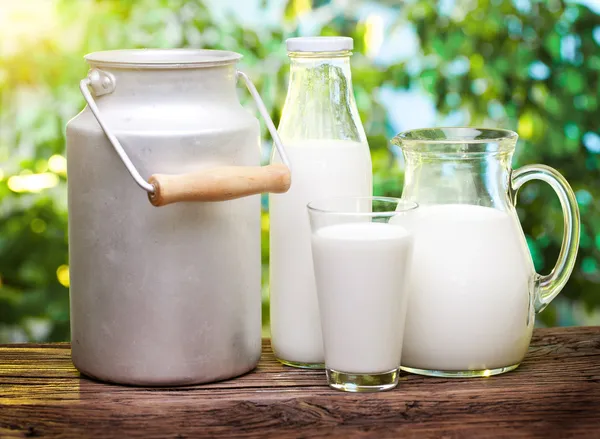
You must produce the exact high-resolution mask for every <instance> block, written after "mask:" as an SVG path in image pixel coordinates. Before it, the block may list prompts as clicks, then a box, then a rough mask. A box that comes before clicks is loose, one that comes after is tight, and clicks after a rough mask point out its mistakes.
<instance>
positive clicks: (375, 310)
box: [308, 197, 417, 392]
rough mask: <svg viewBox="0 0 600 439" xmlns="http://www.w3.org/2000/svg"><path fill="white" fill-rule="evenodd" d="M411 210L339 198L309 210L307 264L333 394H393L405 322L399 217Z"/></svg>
mask: <svg viewBox="0 0 600 439" xmlns="http://www.w3.org/2000/svg"><path fill="white" fill-rule="evenodd" d="M415 209H417V204H416V203H415V202H412V201H405V200H400V199H397V198H384V197H344V198H331V199H326V200H319V201H313V202H311V203H309V204H308V212H309V217H310V225H311V232H312V238H311V241H312V256H313V264H314V271H315V280H316V286H317V296H318V302H319V314H320V319H321V327H322V334H323V347H324V353H325V369H326V373H327V380H328V383H329V385H330V386H331V387H333V388H334V389H338V390H344V391H348V392H374V391H380V390H388V389H392V388H394V387H395V386H396V385H397V384H398V373H399V372H398V371H399V367H400V355H401V351H402V338H403V332H404V321H405V317H406V304H407V288H406V278H407V275H408V273H409V268H410V267H409V265H410V260H411V258H412V250H413V238H412V234H411V233H410V232H409V231H408V230H407V229H406V228H404V227H403V226H402V225H401V223H402V222H403V221H402V220H401V219H402V218H401V217H405V216H407V215H412V214H413V212H414V211H415Z"/></svg>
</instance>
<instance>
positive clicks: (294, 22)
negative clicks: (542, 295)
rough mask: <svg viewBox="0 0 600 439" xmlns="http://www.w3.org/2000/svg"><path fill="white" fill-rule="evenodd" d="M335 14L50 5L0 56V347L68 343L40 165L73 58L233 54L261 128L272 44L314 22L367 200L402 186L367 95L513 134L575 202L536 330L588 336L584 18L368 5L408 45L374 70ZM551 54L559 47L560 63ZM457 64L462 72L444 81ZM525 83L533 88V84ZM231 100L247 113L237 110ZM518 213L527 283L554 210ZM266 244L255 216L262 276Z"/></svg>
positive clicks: (596, 279) (595, 183)
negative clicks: (569, 254)
mask: <svg viewBox="0 0 600 439" xmlns="http://www.w3.org/2000/svg"><path fill="white" fill-rule="evenodd" d="M266 3H268V1H265V4H266ZM345 3H348V4H347V5H345V6H344V4H341V3H340V4H338V3H337V2H329V1H324V0H315V1H313V2H312V3H311V2H310V1H308V0H301V1H298V0H290V1H288V2H287V3H286V6H285V9H284V10H283V12H282V16H281V24H280V26H278V27H275V28H273V27H272V26H265V27H264V28H261V29H258V30H257V29H254V28H250V27H244V26H242V25H240V24H238V23H236V21H235V19H233V18H225V19H223V18H221V19H219V20H216V19H215V17H213V14H212V12H211V10H210V8H208V7H207V6H206V5H205V4H204V3H203V2H202V1H199V0H168V1H167V0H138V1H133V0H129V1H126V0H122V1H111V0H105V1H99V0H97V1H92V0H90V1H84V0H81V1H70V0H62V1H61V0H58V1H57V2H56V8H57V14H56V19H57V20H58V22H57V25H56V29H57V30H56V32H55V33H53V34H52V35H51V36H48V37H46V38H44V39H42V40H41V41H36V43H35V44H28V43H27V42H24V43H23V44H22V45H21V47H20V48H19V50H17V51H12V52H11V53H4V54H2V53H0V162H1V163H2V165H1V173H0V177H1V178H0V200H1V203H0V279H1V284H0V342H3V341H19V340H22V341H24V340H66V339H68V334H69V329H68V328H69V323H68V289H67V288H66V287H65V286H64V285H63V284H64V283H65V279H64V273H63V277H62V280H63V282H62V283H61V282H59V277H60V276H59V275H57V270H59V267H61V266H65V265H67V264H68V261H67V236H66V230H67V215H66V190H65V189H66V176H65V175H64V173H62V172H60V171H56V172H54V171H52V169H50V171H48V166H49V165H48V160H49V158H50V157H52V156H56V155H64V145H65V139H64V127H65V125H66V123H67V121H68V120H69V119H70V118H72V117H73V116H75V115H76V114H77V112H78V111H79V110H80V109H81V108H82V107H83V99H82V97H81V96H80V94H79V90H78V81H79V80H80V79H81V78H82V77H84V76H85V74H86V72H87V67H86V65H85V63H84V61H83V59H82V56H83V55H84V54H85V53H88V52H92V51H96V50H107V49H116V48H135V47H205V48H218V49H226V50H234V51H237V52H240V53H242V54H243V55H244V60H243V64H244V69H245V71H246V72H247V73H248V74H249V75H250V76H251V77H252V78H253V80H254V81H255V84H256V85H257V87H258V89H259V91H260V92H261V94H262V96H263V98H264V100H265V103H266V105H267V107H268V108H270V109H271V113H272V117H273V119H275V121H277V120H278V119H279V116H280V111H281V106H282V104H283V101H284V98H285V93H286V88H287V72H288V61H287V55H286V51H285V45H284V41H285V39H286V38H288V37H291V36H296V35H298V34H300V32H299V22H300V21H302V20H304V21H307V20H309V21H310V20H311V17H312V16H314V17H317V16H321V17H322V16H323V14H321V13H322V12H324V11H327V13H328V14H329V15H328V16H329V17H330V18H329V19H328V20H327V22H326V23H325V24H324V25H323V26H322V28H321V31H320V33H321V34H322V35H348V36H352V37H353V38H354V40H355V56H354V57H353V59H352V64H353V82H354V88H355V94H356V97H357V102H358V105H359V110H360V113H361V117H362V120H363V122H364V125H365V128H366V131H367V133H368V137H369V144H370V146H371V150H372V155H373V162H374V168H375V169H374V170H375V178H374V182H375V188H374V191H375V193H376V194H380V195H383V194H385V195H391V196H399V195H400V193H401V189H402V187H401V185H402V177H403V174H402V168H401V166H400V165H399V161H398V160H397V151H393V150H391V149H390V147H389V142H388V139H389V138H391V137H392V136H393V135H394V134H396V133H395V132H394V130H393V128H392V123H391V121H390V116H389V114H387V113H386V111H385V109H384V107H383V105H382V103H381V102H380V100H379V98H378V90H380V89H381V88H382V87H391V88H392V89H394V90H420V91H424V92H425V93H427V94H428V95H429V96H431V97H432V99H433V100H434V102H435V106H436V109H437V111H438V114H439V116H440V118H441V117H443V116H444V115H452V114H457V113H458V114H462V115H463V117H465V118H466V121H467V123H468V124H469V125H481V126H496V127H502V128H509V129H514V130H517V131H518V132H519V133H520V135H521V140H520V141H519V146H518V153H517V155H516V157H515V160H514V167H518V166H521V165H523V164H527V163H545V164H548V165H550V166H553V167H555V168H557V169H558V170H559V171H560V172H562V173H563V174H564V176H565V177H566V178H567V179H568V180H569V182H570V183H571V185H572V186H573V189H574V190H575V191H576V193H577V198H578V201H579V203H580V208H581V214H582V240H581V249H580V254H579V257H578V260H577V267H576V269H575V271H574V273H573V276H572V278H571V280H570V282H569V283H568V285H567V286H566V288H565V290H564V292H563V294H562V295H561V296H559V299H557V300H556V301H555V303H554V304H553V305H552V306H551V307H549V308H548V309H547V310H546V311H544V313H542V314H541V315H540V322H542V324H545V325H568V324H589V323H595V324H598V323H600V312H599V310H598V308H599V307H600V294H598V284H599V283H600V271H599V262H600V257H599V254H600V211H599V209H598V202H597V200H598V197H600V184H599V182H600V171H599V165H600V137H598V126H599V117H598V116H599V111H598V106H599V100H600V81H599V72H600V19H599V16H598V14H597V13H595V12H594V11H592V10H590V9H589V8H588V7H586V6H584V5H580V4H576V3H565V2H563V1H559V0H548V1H541V0H526V1H524V2H523V1H510V0H495V1H494V0H479V1H472V0H455V1H454V2H451V3H450V4H451V7H450V10H448V2H441V3H445V4H446V6H444V5H443V4H438V3H437V2H434V1H429V0H418V1H416V0H415V1H407V2H391V1H381V2H379V3H380V4H381V5H382V6H385V7H386V8H389V9H390V10H392V11H393V13H394V16H395V22H394V24H393V26H392V29H394V28H402V27H403V26H414V29H415V30H416V34H417V36H418V40H419V50H418V52H417V54H416V55H415V57H414V59H411V60H410V61H407V62H399V63H396V64H394V65H391V66H385V67H382V66H381V65H378V64H377V63H375V62H374V61H373V59H372V57H370V56H367V54H368V52H369V49H370V48H369V47H368V45H369V44H372V40H371V39H370V33H372V32H373V31H374V30H373V26H372V23H369V22H368V21H364V20H358V19H357V18H356V14H354V13H353V12H354V11H355V10H356V9H357V8H358V7H359V6H361V5H363V3H364V4H366V3H374V2H360V1H356V2H345ZM350 3H351V5H350ZM0 6H1V5H0ZM0 13H1V9H0ZM565 45H569V46H570V47H571V50H570V52H568V53H567V54H566V55H565V51H564V50H563V49H564V46H565ZM409 63H410V65H409ZM457 63H458V64H459V65H467V66H468V68H466V69H462V70H460V69H456V68H455V67H456V65H457ZM540 63H543V65H540ZM544 66H545V67H544ZM536 68H537V70H540V69H541V71H542V73H543V74H542V75H539V74H538V75H535V74H533V73H532V72H534V70H535V69H536ZM240 95H241V96H242V99H243V100H244V101H245V103H246V104H247V106H248V107H249V108H250V109H251V110H252V104H251V103H250V99H249V98H248V97H247V96H246V95H245V93H244V92H240ZM400 110H403V111H406V112H410V111H411V109H410V108H408V109H400ZM586 136H587V137H586ZM594 136H595V137H594ZM265 142H268V137H267V134H266V133H265ZM266 144H267V143H266ZM586 145H587V147H586ZM44 172H50V173H54V174H56V176H57V177H58V178H59V183H58V184H57V185H55V186H54V187H51V188H48V189H45V190H43V191H40V192H38V193H30V192H21V193H17V192H14V191H12V190H11V189H10V188H9V184H8V182H9V181H10V177H11V176H15V175H26V174H36V173H44ZM519 214H520V216H521V220H522V224H523V228H524V230H525V232H526V234H527V239H528V243H529V245H530V249H531V251H532V254H533V257H534V262H535V264H536V268H537V269H538V271H540V272H544V273H545V272H548V271H550V270H551V268H552V266H553V264H554V261H555V260H556V257H557V255H558V251H559V248H560V243H561V240H562V217H561V211H560V206H559V203H558V200H557V199H556V197H555V195H554V193H553V192H552V191H551V189H550V188H549V187H545V186H544V185H543V184H536V183H530V184H528V185H527V186H526V187H525V188H524V189H522V191H521V193H520V196H519ZM267 230H268V217H267V215H266V209H265V214H264V217H263V231H264V233H263V249H262V250H263V261H264V263H265V266H266V263H267V262H268V233H267ZM63 271H64V267H63ZM266 273H267V271H266V270H265V276H264V278H265V281H266V280H267V276H266ZM58 274H60V270H59V273H58ZM507 275H509V274H507ZM264 290H265V293H264V311H265V312H264V318H265V324H266V325H268V321H266V319H268V294H267V288H266V287H265V289H264Z"/></svg>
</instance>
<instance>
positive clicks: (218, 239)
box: [67, 49, 290, 385]
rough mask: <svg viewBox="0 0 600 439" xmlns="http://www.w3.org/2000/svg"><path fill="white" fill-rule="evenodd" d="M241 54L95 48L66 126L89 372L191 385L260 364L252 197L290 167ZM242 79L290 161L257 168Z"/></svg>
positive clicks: (74, 319)
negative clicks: (77, 107) (80, 99)
mask: <svg viewBox="0 0 600 439" xmlns="http://www.w3.org/2000/svg"><path fill="white" fill-rule="evenodd" d="M240 58H241V55H239V54H237V53H234V52H226V51H212V50H191V49H174V50H154V49H148V50H117V51H107V52H97V53H92V54H90V55H88V56H86V60H87V62H88V63H89V65H90V67H91V70H90V72H89V75H88V77H87V78H86V79H84V80H83V81H81V84H80V88H81V91H82V93H83V95H84V97H85V99H86V101H87V103H88V106H87V107H86V108H85V109H84V110H83V111H82V112H81V113H80V114H79V115H78V116H77V117H75V118H74V119H73V120H71V121H70V122H69V124H68V126H67V160H68V177H69V181H68V183H69V184H68V194H69V241H70V242H69V258H70V275H71V293H70V294H71V339H72V356H73V362H74V364H75V366H76V367H77V368H78V369H79V370H80V371H81V372H82V373H84V374H86V375H89V376H92V377H95V378H98V379H100V380H104V381H111V382H116V383H125V384H138V385H183V384H192V383H202V382H209V381H216V380H220V379H225V378H230V377H233V376H236V375H240V374H242V373H245V372H247V371H249V370H251V369H253V368H254V367H255V366H256V364H257V362H258V359H259V357H260V353H261V261H260V196H259V195H257V194H259V193H261V192H285V191H286V190H287V189H288V188H289V185H290V173H289V168H288V166H289V163H288V162H287V157H286V156H285V151H283V149H282V147H281V143H280V141H279V138H278V137H277V133H276V131H275V128H274V126H273V123H272V121H271V120H270V119H269V116H268V113H267V112H266V110H265V108H264V104H263V103H262V101H261V99H260V97H259V96H258V93H257V92H256V89H255V88H254V86H253V85H252V83H251V82H250V80H249V79H248V77H247V76H246V75H245V74H244V73H242V72H240V71H237V70H236V63H237V61H238V60H239V59H240ZM237 78H241V79H242V80H243V81H244V82H245V83H246V85H247V86H248V88H249V90H250V92H251V94H252V95H253V97H254V98H255V100H256V102H257V106H258V109H259V111H260V113H261V114H262V115H263V117H265V118H266V123H267V126H268V128H269V130H270V131H271V134H272V136H273V138H274V141H275V144H276V146H277V147H278V150H279V152H280V154H283V157H285V161H284V164H278V165H270V166H264V167H260V166H259V164H260V163H259V160H260V143H259V142H260V134H259V123H258V121H257V120H256V119H255V118H254V117H253V116H252V115H251V114H250V113H249V112H247V111H246V110H245V109H244V108H243V107H242V106H241V105H240V103H239V101H238V97H237V93H236V79H237ZM145 192H147V194H145ZM192 201H194V202H192ZM153 204H154V206H153ZM155 206H164V207H155Z"/></svg>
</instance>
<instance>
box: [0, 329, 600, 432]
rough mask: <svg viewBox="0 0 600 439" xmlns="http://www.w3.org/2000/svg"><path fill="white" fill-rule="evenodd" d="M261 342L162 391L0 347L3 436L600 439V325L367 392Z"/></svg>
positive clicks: (540, 337)
mask: <svg viewBox="0 0 600 439" xmlns="http://www.w3.org/2000/svg"><path fill="white" fill-rule="evenodd" d="M263 352H264V353H263V357H262V359H261V362H260V364H259V366H258V368H257V369H256V370H255V371H254V372H252V373H250V374H247V375H245V376H243V377H240V378H237V379H234V380H227V381H223V382H220V383H213V384H208V385H201V386H189V387H182V388H159V389H157V388H139V387H138V388H135V387H123V386H115V385H107V384H101V383H98V382H95V381H91V380H88V379H85V378H81V377H80V376H79V374H78V373H77V371H76V370H75V369H74V368H73V366H72V364H71V362H70V356H69V355H70V351H69V349H68V345H65V344H63V345H39V346H29V345H19V346H14V347H11V346H1V347H0V437H2V438H4V437H64V438H71V437H73V438H75V437H94V438H108V437H140V438H141V437H143V438H159V437H160V438H162V437H172V438H176V437H198V436H205V435H211V436H214V437H270V436H282V435H287V436H293V437H306V438H312V437H334V436H335V437H350V436H353V437H383V436H395V437H397V436H400V435H401V436H403V437H474V436H476V437H502V436H511V437H591V438H593V437H600V328H556V329H544V330H536V331H535V335H534V340H533V343H532V346H531V348H530V351H529V353H528V356H527V358H526V360H525V361H524V362H523V364H522V365H521V367H519V369H517V370H516V371H514V372H511V373H508V374H505V375H501V376H497V377H490V378H485V379H470V380H467V379H453V380H448V379H441V378H424V377H419V376H416V375H408V374H405V375H403V376H402V378H401V383H400V385H399V386H398V388H396V389H395V390H393V391H390V392H384V393H379V394H368V395H367V394H362V395H356V394H345V393H342V392H337V391H334V390H331V389H329V388H328V387H327V384H326V381H325V377H324V374H323V372H322V371H303V370H297V369H292V368H287V367H284V366H282V365H280V364H279V363H277V362H276V361H275V359H274V358H273V355H272V352H271V350H270V348H269V345H268V341H265V345H264V346H263Z"/></svg>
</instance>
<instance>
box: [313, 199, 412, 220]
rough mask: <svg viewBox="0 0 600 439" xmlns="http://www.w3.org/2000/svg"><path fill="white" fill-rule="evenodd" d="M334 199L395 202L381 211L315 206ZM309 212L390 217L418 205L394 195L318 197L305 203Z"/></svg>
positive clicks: (408, 210)
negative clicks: (393, 206) (399, 207)
mask: <svg viewBox="0 0 600 439" xmlns="http://www.w3.org/2000/svg"><path fill="white" fill-rule="evenodd" d="M335 200H346V201H347V200H356V201H358V200H370V201H381V202H385V203H395V209H394V210H385V211H383V212H351V211H348V210H340V209H330V208H325V207H321V206H319V207H317V206H316V205H317V204H318V203H327V202H332V201H335ZM401 204H402V205H403V207H402V208H401V209H400V210H397V209H398V205H401ZM306 207H307V208H308V210H309V211H310V212H314V213H326V214H331V215H343V216H358V217H392V216H396V215H398V214H402V213H406V212H410V211H412V210H415V209H416V208H418V207H419V204H418V203H417V202H415V201H410V200H405V199H402V198H395V197H329V198H319V199H317V200H313V201H311V202H310V203H308V204H307V205H306Z"/></svg>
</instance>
